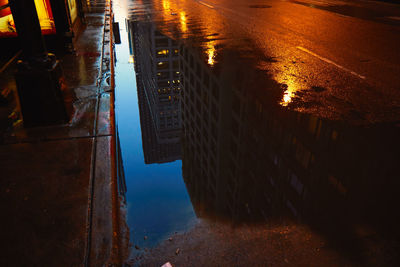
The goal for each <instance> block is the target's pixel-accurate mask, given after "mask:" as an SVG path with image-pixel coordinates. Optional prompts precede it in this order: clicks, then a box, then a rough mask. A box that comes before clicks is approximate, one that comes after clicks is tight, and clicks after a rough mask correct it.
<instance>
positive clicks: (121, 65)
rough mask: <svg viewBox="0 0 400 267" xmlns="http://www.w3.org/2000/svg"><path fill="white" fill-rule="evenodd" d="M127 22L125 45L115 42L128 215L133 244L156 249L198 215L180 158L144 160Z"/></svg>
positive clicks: (120, 131)
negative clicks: (194, 208) (147, 161)
mask: <svg viewBox="0 0 400 267" xmlns="http://www.w3.org/2000/svg"><path fill="white" fill-rule="evenodd" d="M117 20H118V18H117ZM123 25H124V22H123V21H122V22H121V21H120V26H121V41H122V44H120V45H116V46H115V49H116V61H117V63H116V68H115V71H116V77H115V78H116V90H115V91H116V117H117V124H118V129H119V136H120V142H121V150H122V157H123V162H124V168H125V178H126V184H127V190H128V191H127V195H126V198H127V219H128V225H129V228H130V236H131V242H132V243H133V244H135V245H139V246H140V247H153V246H155V245H157V244H158V243H159V242H161V241H163V240H165V239H167V238H168V237H169V235H170V234H173V233H174V232H176V231H178V232H179V231H184V230H187V229H189V228H190V227H191V226H193V225H194V223H195V221H196V216H195V213H194V211H193V208H192V205H191V202H190V199H189V196H188V193H187V191H186V187H185V183H184V181H183V179H182V163H181V161H180V160H178V161H175V162H171V163H163V164H145V163H144V154H143V147H142V136H141V130H140V118H139V108H138V97H137V87H136V78H135V71H134V67H133V64H131V63H129V58H130V54H129V46H128V41H127V33H126V30H125V29H124V28H123ZM144 236H147V237H148V238H147V240H144Z"/></svg>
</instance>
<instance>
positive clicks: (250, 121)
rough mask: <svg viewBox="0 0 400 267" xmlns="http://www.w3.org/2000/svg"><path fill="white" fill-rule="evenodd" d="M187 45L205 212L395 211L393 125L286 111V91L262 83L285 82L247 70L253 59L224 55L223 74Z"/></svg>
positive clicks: (305, 214) (310, 216) (189, 166)
mask: <svg viewBox="0 0 400 267" xmlns="http://www.w3.org/2000/svg"><path fill="white" fill-rule="evenodd" d="M180 51H181V57H180V62H181V63H180V66H181V69H180V70H181V73H182V75H183V78H182V80H183V86H182V88H183V97H182V123H183V129H184V130H183V137H182V140H183V141H182V147H183V157H182V158H183V159H182V160H183V177H184V180H185V183H186V186H187V188H188V191H189V194H190V197H191V200H192V203H193V206H194V208H195V210H196V212H197V214H198V215H199V216H200V217H203V216H214V215H217V217H218V216H222V217H225V218H228V219H231V220H233V221H251V220H256V221H260V220H261V221H263V220H269V219H273V218H278V217H282V216H285V217H286V216H289V217H296V218H302V219H304V220H308V221H312V222H314V221H315V219H316V217H318V218H319V219H323V220H324V221H330V222H332V223H337V222H338V221H341V220H342V222H343V221H346V222H348V223H349V225H350V224H351V220H352V219H354V220H357V219H360V218H363V219H362V220H363V223H366V224H368V223H371V224H372V223H380V222H376V221H374V220H375V218H379V216H383V214H384V216H386V219H387V220H386V222H389V221H390V220H389V218H391V217H394V215H393V210H394V205H395V204H394V203H396V199H398V197H397V196H396V194H397V193H398V189H395V190H393V188H392V186H390V185H393V184H394V183H396V184H398V182H397V179H396V176H397V171H396V165H397V163H398V162H397V163H396V160H398V156H396V155H397V153H398V149H399V147H400V146H399V141H397V139H396V138H395V132H394V131H392V130H393V129H389V130H387V131H386V130H385V129H384V128H379V127H376V128H374V129H372V128H370V129H365V128H361V127H353V126H350V125H343V124H342V123H339V122H333V121H328V120H323V119H320V118H318V117H315V116H312V115H308V114H302V113H298V112H294V111H288V110H287V109H286V108H283V107H282V106H280V105H278V104H279V100H278V98H279V97H280V96H271V93H270V91H271V90H264V89H268V88H258V87H259V86H271V87H273V86H276V87H279V84H277V83H276V82H274V81H273V80H272V79H269V78H262V77H261V76H260V77H258V76H259V75H258V74H257V73H255V72H253V74H252V75H248V74H249V72H246V71H245V69H251V68H252V66H246V64H241V63H239V61H236V62H235V63H233V62H234V60H235V59H232V55H233V54H234V52H232V53H231V54H232V55H222V56H221V58H223V59H221V61H220V62H219V63H218V67H217V68H218V73H217V72H216V71H215V70H214V68H210V66H209V65H208V64H207V61H206V60H204V58H201V57H199V55H201V54H202V53H198V52H197V51H196V50H195V49H193V48H188V47H184V46H182V47H181V48H180ZM221 53H226V52H221ZM224 60H225V62H224ZM228 61H230V62H228ZM232 63H233V64H232ZM240 73H244V74H243V75H242V76H240ZM259 74H260V75H262V73H261V72H260V73H259ZM264 75H265V73H264ZM238 76H239V77H238ZM253 80H256V81H257V82H255V83H254V82H252V81H253ZM272 91H273V90H272ZM271 97H272V98H274V99H272V101H271ZM276 100H278V101H276ZM274 103H275V104H274ZM381 136H386V137H385V138H384V140H382V137H381ZM396 188H399V187H396ZM394 191H396V192H397V193H396V192H394ZM371 196H373V197H371ZM383 210H385V211H383Z"/></svg>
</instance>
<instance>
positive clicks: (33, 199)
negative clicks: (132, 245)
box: [0, 0, 117, 266]
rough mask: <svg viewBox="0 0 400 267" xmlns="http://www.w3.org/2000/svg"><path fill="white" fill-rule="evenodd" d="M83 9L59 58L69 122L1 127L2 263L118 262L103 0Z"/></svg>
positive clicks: (107, 36)
mask: <svg viewBox="0 0 400 267" xmlns="http://www.w3.org/2000/svg"><path fill="white" fill-rule="evenodd" d="M85 9H86V10H85V11H86V12H85V22H86V25H84V26H83V27H82V29H81V30H80V31H78V32H75V38H74V47H75V50H76V53H74V54H67V55H64V56H58V59H59V60H60V62H61V66H62V68H63V72H64V77H65V89H64V91H63V93H64V99H65V101H66V103H67V106H69V112H70V116H71V119H70V121H69V123H68V124H65V125H58V126H52V127H37V128H29V129H25V128H23V127H22V123H20V122H18V120H15V121H14V127H12V128H8V130H7V131H3V132H2V133H1V134H2V136H1V138H0V141H1V142H0V169H1V179H0V203H1V204H0V205H1V211H2V215H1V217H2V219H1V228H2V233H3V234H2V235H1V237H2V238H1V239H2V248H1V251H2V255H3V256H2V257H1V258H0V265H1V266H82V265H85V266H88V265H91V266H102V265H105V264H106V263H115V262H116V261H117V256H116V253H113V252H112V246H113V244H114V247H115V240H114V243H113V232H114V233H115V229H116V228H117V226H116V225H115V223H114V222H116V221H117V220H116V218H117V215H116V211H115V209H113V203H116V196H115V195H113V193H112V192H113V189H112V188H114V187H113V186H114V185H115V183H114V180H113V177H114V178H115V175H114V172H113V170H114V169H115V166H114V163H113V160H114V155H115V154H114V152H113V151H114V149H115V145H114V144H115V141H114V139H115V131H114V120H113V104H112V103H113V96H112V95H111V94H112V86H111V85H110V80H111V78H110V77H111V70H110V68H111V64H110V62H111V59H110V58H111V53H110V49H111V46H110V16H111V10H110V1H106V0H102V1H93V2H92V1H88V4H87V6H86V8H85ZM12 68H13V66H10V67H9V69H11V70H12ZM10 72H11V71H7V72H5V73H3V74H2V75H4V76H5V77H8V78H10V77H11V76H10ZM7 75H8V76H7ZM10 79H11V78H10ZM11 80H12V79H11ZM10 87H12V84H11V86H10ZM3 130H4V129H3ZM113 201H114V202H113ZM113 218H114V219H113Z"/></svg>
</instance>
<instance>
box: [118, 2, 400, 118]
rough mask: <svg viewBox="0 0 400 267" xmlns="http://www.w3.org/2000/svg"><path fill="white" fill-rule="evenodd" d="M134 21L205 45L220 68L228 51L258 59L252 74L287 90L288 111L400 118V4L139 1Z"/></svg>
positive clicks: (131, 7) (133, 11)
mask: <svg viewBox="0 0 400 267" xmlns="http://www.w3.org/2000/svg"><path fill="white" fill-rule="evenodd" d="M117 9H118V8H117ZM124 12H126V11H124ZM144 14H147V15H144ZM146 16H147V17H146ZM127 17H130V18H132V17H133V18H134V20H137V19H138V17H142V19H143V17H146V20H148V19H150V20H153V21H154V22H156V23H157V24H158V27H159V28H160V31H161V32H163V34H167V35H170V36H174V35H176V34H178V35H179V36H180V37H178V38H185V39H196V40H199V39H202V41H201V46H202V47H203V49H204V51H205V53H212V54H213V55H212V57H213V58H214V62H213V64H217V63H218V54H221V53H222V52H223V51H222V50H226V48H227V47H234V48H233V50H236V52H234V55H233V57H235V56H238V57H239V58H241V59H243V58H245V59H247V58H252V60H253V61H252V63H251V66H248V68H246V69H247V70H248V71H249V74H248V75H251V73H250V71H254V69H258V70H263V71H265V72H266V73H268V74H269V75H271V76H272V78H273V79H274V80H275V81H276V82H278V83H279V84H282V85H284V87H285V88H286V90H285V91H284V94H283V96H282V98H281V101H280V102H281V105H283V106H289V107H292V108H293V109H295V110H297V111H301V112H307V113H313V114H316V115H318V116H321V117H325V118H329V119H344V120H351V119H354V118H355V119H356V120H359V121H361V123H365V122H366V123H376V122H382V121H385V122H387V121H397V120H398V118H399V115H400V87H399V84H400V75H399V73H400V53H399V48H398V45H399V43H400V5H398V4H393V3H387V2H378V1H334V0H324V1H318V0H299V1H297V0H292V1H282V0H267V1H254V0H252V1H243V0H234V1H216V0H205V1H194V0H180V1H168V0H163V1H154V2H147V1H142V2H141V1H139V2H134V3H131V4H129V8H128V14H127ZM139 20H141V19H139ZM177 32H178V33H177ZM225 58H226V57H225ZM226 61H227V60H225V63H226ZM231 61H232V62H231V63H230V64H236V65H238V64H241V63H239V60H237V61H233V60H231ZM261 86H262V85H261ZM348 114H352V115H348ZM354 114H355V115H354Z"/></svg>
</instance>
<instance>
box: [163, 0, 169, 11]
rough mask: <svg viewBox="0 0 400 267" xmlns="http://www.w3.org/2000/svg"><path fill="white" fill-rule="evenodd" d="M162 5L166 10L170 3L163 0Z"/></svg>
mask: <svg viewBox="0 0 400 267" xmlns="http://www.w3.org/2000/svg"><path fill="white" fill-rule="evenodd" d="M162 6H163V9H164V11H168V10H169V9H170V8H171V3H170V2H169V1H168V0H163V1H162Z"/></svg>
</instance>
